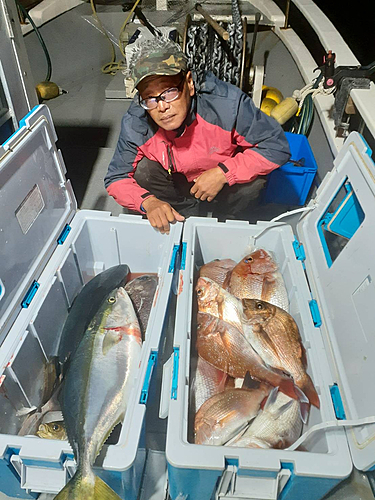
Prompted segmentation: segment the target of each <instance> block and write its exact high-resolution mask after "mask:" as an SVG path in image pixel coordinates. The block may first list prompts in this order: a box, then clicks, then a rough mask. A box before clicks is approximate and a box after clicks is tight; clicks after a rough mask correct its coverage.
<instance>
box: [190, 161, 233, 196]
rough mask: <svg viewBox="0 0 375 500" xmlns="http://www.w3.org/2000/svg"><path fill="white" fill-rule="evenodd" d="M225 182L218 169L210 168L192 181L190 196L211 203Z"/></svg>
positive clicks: (221, 172)
mask: <svg viewBox="0 0 375 500" xmlns="http://www.w3.org/2000/svg"><path fill="white" fill-rule="evenodd" d="M227 182H228V181H227V178H226V177H225V175H224V172H223V171H222V170H221V168H220V167H215V168H211V169H210V170H206V172H203V174H201V175H200V176H199V177H198V178H197V179H194V183H195V184H194V186H193V187H192V188H191V190H190V194H192V195H193V196H195V197H196V198H197V199H199V200H202V201H205V200H207V201H212V200H213V199H214V198H215V196H216V195H217V193H218V192H219V191H221V190H222V188H223V186H224V185H225V184H226V183H227Z"/></svg>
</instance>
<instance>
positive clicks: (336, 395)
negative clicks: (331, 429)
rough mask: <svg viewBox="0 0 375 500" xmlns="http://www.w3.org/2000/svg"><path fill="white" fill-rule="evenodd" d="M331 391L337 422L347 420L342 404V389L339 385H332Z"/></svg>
mask: <svg viewBox="0 0 375 500" xmlns="http://www.w3.org/2000/svg"><path fill="white" fill-rule="evenodd" d="M329 390H330V391H331V398H332V403H333V409H334V410H335V415H336V418H337V420H346V415H345V410H344V405H343V403H342V399H341V394H340V389H339V387H338V385H337V384H334V385H331V386H330V388H329Z"/></svg>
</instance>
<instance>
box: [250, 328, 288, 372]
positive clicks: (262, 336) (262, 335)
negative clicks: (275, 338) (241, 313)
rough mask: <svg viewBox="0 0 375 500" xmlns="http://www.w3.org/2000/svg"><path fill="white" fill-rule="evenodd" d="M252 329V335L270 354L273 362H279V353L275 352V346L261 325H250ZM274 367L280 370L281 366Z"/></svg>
mask: <svg viewBox="0 0 375 500" xmlns="http://www.w3.org/2000/svg"><path fill="white" fill-rule="evenodd" d="M252 329H253V335H257V336H258V338H259V340H260V341H261V342H262V344H263V346H264V348H265V349H267V351H268V352H269V353H271V354H272V357H273V360H274V361H276V360H277V361H279V353H278V352H277V349H276V347H275V344H274V343H273V342H272V339H271V338H270V336H269V335H268V333H267V332H266V330H265V329H264V328H263V327H262V325H260V324H259V323H256V324H254V325H252ZM258 354H259V352H258ZM259 355H260V354H259ZM274 367H275V368H279V369H282V367H281V366H274Z"/></svg>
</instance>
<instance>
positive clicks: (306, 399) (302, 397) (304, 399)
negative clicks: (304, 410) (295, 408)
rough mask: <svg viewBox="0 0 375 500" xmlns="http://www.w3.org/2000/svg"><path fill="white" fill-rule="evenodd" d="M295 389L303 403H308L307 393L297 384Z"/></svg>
mask: <svg viewBox="0 0 375 500" xmlns="http://www.w3.org/2000/svg"><path fill="white" fill-rule="evenodd" d="M294 390H295V391H296V394H297V396H298V401H299V402H300V403H301V404H302V403H308V402H309V400H308V398H307V396H306V394H305V393H304V392H303V391H302V390H301V389H300V388H299V387H298V386H297V385H296V386H295V388H294Z"/></svg>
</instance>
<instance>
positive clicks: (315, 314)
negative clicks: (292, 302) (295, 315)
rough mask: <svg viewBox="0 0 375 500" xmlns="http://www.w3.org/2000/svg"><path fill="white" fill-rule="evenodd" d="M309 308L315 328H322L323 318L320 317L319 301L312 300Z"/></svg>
mask: <svg viewBox="0 0 375 500" xmlns="http://www.w3.org/2000/svg"><path fill="white" fill-rule="evenodd" d="M309 306H310V312H311V316H312V319H313V323H314V326H315V327H316V328H320V327H321V326H322V317H321V316H320V311H319V306H318V303H317V301H316V300H315V299H312V300H310V302H309Z"/></svg>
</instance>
